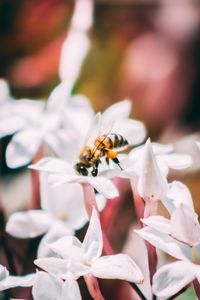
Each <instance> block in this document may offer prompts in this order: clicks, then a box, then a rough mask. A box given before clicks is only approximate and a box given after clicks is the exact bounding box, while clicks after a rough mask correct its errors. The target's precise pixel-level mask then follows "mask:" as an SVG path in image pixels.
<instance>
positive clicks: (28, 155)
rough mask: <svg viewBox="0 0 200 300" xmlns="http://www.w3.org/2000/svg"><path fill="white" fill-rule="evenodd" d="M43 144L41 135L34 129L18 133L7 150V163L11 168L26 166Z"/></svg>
mask: <svg viewBox="0 0 200 300" xmlns="http://www.w3.org/2000/svg"><path fill="white" fill-rule="evenodd" d="M41 143H42V136H41V134H40V133H39V132H38V131H37V130H34V129H31V128H29V129H26V130H23V131H21V132H19V133H17V134H16V135H15V136H14V137H13V138H12V139H11V141H10V143H9V144H8V146H7V149H6V162H7V165H8V166H9V167H10V168H18V167H21V166H24V165H26V164H28V163H30V161H31V160H32V159H33V157H34V155H35V154H36V153H37V151H38V149H39V147H40V145H41Z"/></svg>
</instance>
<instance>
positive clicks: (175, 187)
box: [162, 181, 194, 214]
mask: <svg viewBox="0 0 200 300" xmlns="http://www.w3.org/2000/svg"><path fill="white" fill-rule="evenodd" d="M162 202H163V204H164V206H165V207H166V208H167V210H168V211H169V213H170V214H171V213H172V212H173V211H174V209H176V207H178V206H179V205H181V204H183V205H184V206H186V207H188V209H191V210H193V211H194V205H193V201H192V196H191V193H190V191H189V189H188V188H187V186H186V185H185V184H183V183H182V182H180V181H173V182H172V183H170V184H168V191H167V195H166V198H165V199H163V201H162Z"/></svg>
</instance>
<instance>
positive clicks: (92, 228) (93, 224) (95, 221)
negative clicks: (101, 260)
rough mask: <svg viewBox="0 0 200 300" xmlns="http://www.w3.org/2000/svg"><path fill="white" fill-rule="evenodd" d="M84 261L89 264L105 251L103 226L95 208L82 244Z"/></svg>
mask: <svg viewBox="0 0 200 300" xmlns="http://www.w3.org/2000/svg"><path fill="white" fill-rule="evenodd" d="M82 250H83V252H84V259H86V260H87V261H88V262H90V261H92V260H94V259H96V258H98V257H99V256H100V255H101V253H102V250H103V237H102V232H101V224H100V221H99V217H98V215H97V212H96V209H95V208H94V207H93V210H92V216H91V219H90V223H89V227H88V230H87V232H86V235H85V238H84V240H83V244H82Z"/></svg>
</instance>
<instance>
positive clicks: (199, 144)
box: [196, 142, 200, 150]
mask: <svg viewBox="0 0 200 300" xmlns="http://www.w3.org/2000/svg"><path fill="white" fill-rule="evenodd" d="M196 144H197V147H198V148H199V150H200V142H196Z"/></svg>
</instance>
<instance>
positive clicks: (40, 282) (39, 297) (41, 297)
mask: <svg viewBox="0 0 200 300" xmlns="http://www.w3.org/2000/svg"><path fill="white" fill-rule="evenodd" d="M62 284H63V282H62V280H61V279H59V278H57V277H56V276H53V275H52V274H47V273H45V272H37V275H36V279H35V282H34V285H33V289H32V294H33V299H34V300H49V299H60V296H61V289H62Z"/></svg>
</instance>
